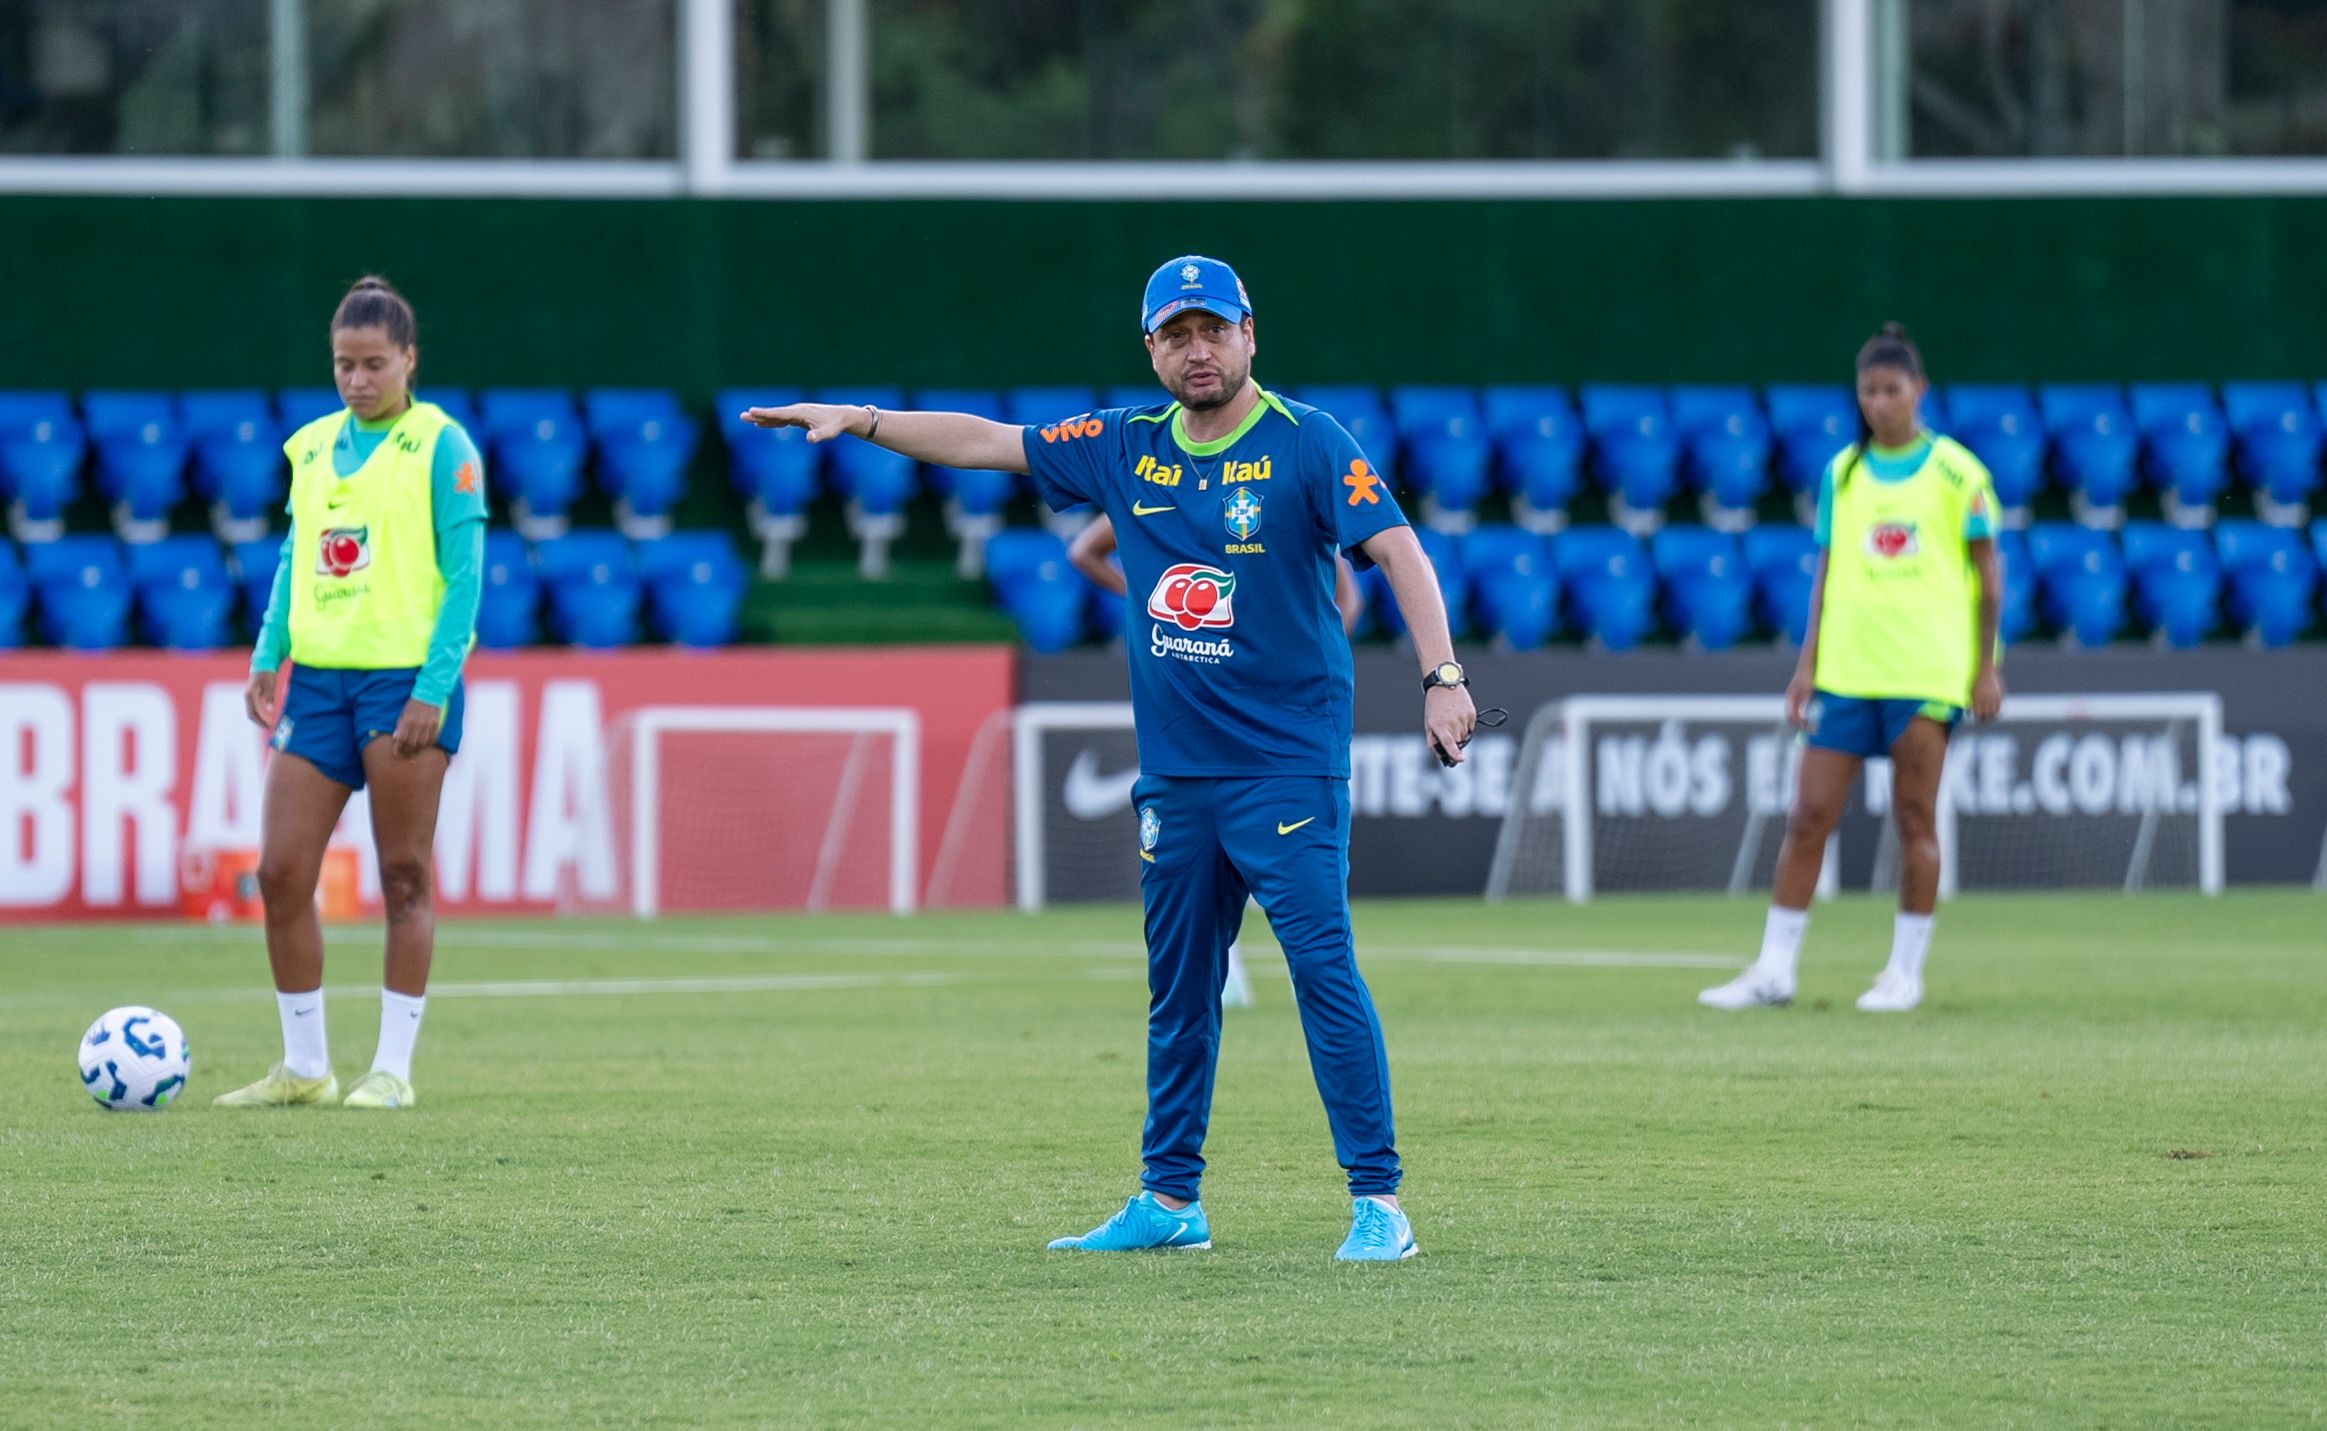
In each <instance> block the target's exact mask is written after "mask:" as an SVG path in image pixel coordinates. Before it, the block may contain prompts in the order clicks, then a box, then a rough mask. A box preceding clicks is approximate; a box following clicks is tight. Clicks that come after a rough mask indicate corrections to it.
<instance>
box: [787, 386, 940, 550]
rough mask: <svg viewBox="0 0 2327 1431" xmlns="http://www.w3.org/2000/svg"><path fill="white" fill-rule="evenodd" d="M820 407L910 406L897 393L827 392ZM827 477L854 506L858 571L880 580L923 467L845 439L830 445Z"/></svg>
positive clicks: (818, 398) (850, 513)
mask: <svg viewBox="0 0 2327 1431" xmlns="http://www.w3.org/2000/svg"><path fill="white" fill-rule="evenodd" d="M810 396H812V397H813V398H814V399H815V400H816V401H817V402H830V403H844V404H862V403H871V404H872V405H873V406H875V407H878V408H882V409H889V408H901V407H903V406H904V405H905V395H904V393H902V392H900V391H899V390H898V389H896V388H879V387H875V388H826V389H823V390H821V391H819V392H816V393H813V394H811V395H810ZM825 462H826V466H825V473H826V475H827V477H829V478H830V480H831V482H832V485H833V487H834V489H835V490H837V491H838V492H839V493H840V495H841V496H842V497H844V498H846V499H847V501H848V525H849V530H850V531H851V532H852V533H854V534H855V536H856V538H857V540H858V543H859V556H858V559H857V570H858V571H860V572H862V573H863V574H865V575H866V576H880V575H882V574H884V573H886V572H887V571H888V569H889V543H891V542H893V541H895V540H896V539H897V537H899V536H900V535H902V534H903V533H904V530H905V515H904V512H905V503H906V502H907V501H909V500H911V498H912V496H913V492H914V489H915V487H916V485H917V480H916V474H917V473H918V472H919V470H920V469H919V467H918V465H917V464H916V463H915V462H914V461H913V459H912V458H910V457H907V456H905V455H904V454H903V453H901V452H891V451H890V450H889V449H887V448H885V447H876V446H874V445H873V444H872V443H869V442H859V441H857V440H856V439H854V438H842V439H840V440H839V441H837V442H834V443H832V444H830V455H829V456H827V458H826V459H825Z"/></svg>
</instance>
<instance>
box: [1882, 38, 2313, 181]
mask: <svg viewBox="0 0 2327 1431" xmlns="http://www.w3.org/2000/svg"><path fill="white" fill-rule="evenodd" d="M1882 23H1883V24H1884V25H1885V27H1886V29H1887V31H1888V32H1889V33H1886V35H1885V37H1884V39H1885V43H1884V45H1883V47H1882V53H1883V55H1884V65H1883V73H1882V75H1881V77H1880V80H1881V86H1882V94H1883V102H1884V107H1885V109H1886V111H1887V115H1888V125H1889V129H1888V131H1887V133H1886V143H1885V145H1884V148H1885V151H1886V153H1885V157H1893V158H1895V157H1899V156H1900V155H1902V154H1904V155H1907V156H1911V157H1915V158H1932V159H1936V158H2001V157H2010V158H2038V157H2041V158H2052V157H2059V158H2104V157H2127V156H2143V157H2206V156H2215V155H2236V156H2268V155H2320V154H2327V5H2321V4H2319V3H2316V0H1886V3H1885V4H1884V6H1883V22H1882Z"/></svg>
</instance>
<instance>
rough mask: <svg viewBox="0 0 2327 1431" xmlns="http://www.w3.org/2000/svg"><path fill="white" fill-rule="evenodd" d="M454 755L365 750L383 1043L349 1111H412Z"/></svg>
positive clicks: (381, 742)
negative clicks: (375, 860) (440, 813)
mask: <svg viewBox="0 0 2327 1431" xmlns="http://www.w3.org/2000/svg"><path fill="white" fill-rule="evenodd" d="M448 764H450V757H449V756H447V755H446V754H445V752H444V751H443V749H442V748H441V747H437V746H430V747H428V748H427V749H425V750H421V751H418V752H415V753H414V754H411V755H399V754H397V752H396V743H395V741H394V740H392V739H390V738H388V737H386V736H382V737H380V738H379V739H376V740H374V741H372V742H371V743H369V744H368V745H366V746H365V747H364V780H365V782H366V783H367V784H368V785H369V786H370V787H371V792H372V840H373V843H374V845H375V846H376V847H377V848H378V850H379V854H380V901H381V903H382V905H383V906H384V907H385V911H386V914H387V924H388V937H387V954H386V959H385V965H384V968H383V971H382V976H381V981H380V982H381V990H380V1042H379V1047H378V1050H377V1052H375V1053H374V1054H373V1056H372V1068H371V1071H370V1072H369V1073H366V1074H365V1075H364V1076H363V1077H362V1078H361V1079H359V1080H357V1082H356V1085H355V1087H353V1088H351V1089H349V1090H348V1095H347V1102H348V1106H349V1107H351V1108H403V1107H409V1106H411V1104H412V1102H413V1096H412V1046H413V1044H414V1042H415V1041H417V1040H418V1038H419V1037H420V1018H421V1014H422V1012H423V1011H424V1009H425V1008H426V1006H427V1003H426V995H427V993H428V968H429V964H430V962H431V961H432V960H433V959H434V957H435V953H436V900H435V852H434V849H433V847H432V846H433V842H434V839H435V831H436V807H437V802H438V800H439V798H440V797H441V796H442V794H443V791H444V772H445V769H446V767H447V765H448Z"/></svg>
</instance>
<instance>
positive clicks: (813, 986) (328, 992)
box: [9, 966, 1145, 1005]
mask: <svg viewBox="0 0 2327 1431" xmlns="http://www.w3.org/2000/svg"><path fill="white" fill-rule="evenodd" d="M1144 977H1145V971H1144V970H1142V969H1139V968H1136V967H1131V966H1126V967H1122V968H1107V969H1092V970H1088V971H1086V972H1085V973H1084V975H1083V978H1084V979H1086V980H1089V981H1093V982H1100V983H1116V982H1128V981H1131V980H1134V979H1140V978H1144ZM1008 982H1023V981H1011V980H997V979H992V978H985V979H980V978H977V977H975V976H971V975H965V974H763V975H751V974H745V975H736V976H731V977H714V978H702V979H496V980H480V981H465V982H464V981H459V980H439V981H437V982H435V983H432V984H430V985H429V986H428V996H429V997H430V998H432V999H556V998H590V997H605V996H608V995H619V996H625V997H629V996H638V995H645V994H790V993H806V992H812V991H814V990H818V989H899V988H920V989H926V988H940V987H944V986H949V985H959V984H969V983H1008ZM323 994H324V997H325V998H328V999H376V998H378V997H379V996H380V991H379V989H378V987H376V986H371V985H362V984H353V985H338V986H333V987H329V988H326V989H325V990H324V991H323ZM265 996H266V991H265V990H264V989H263V988H239V989H180V990H178V991H177V992H175V993H169V994H164V995H162V996H161V998H160V999H159V1000H158V1001H157V1002H158V1004H161V1005H177V1004H215V1003H240V1002H252V1001H256V1000H259V999H262V998H264V997H265ZM9 1002H10V1003H12V1004H67V1003H75V1004H77V1003H86V1002H87V999H86V998H85V997H84V996H83V995H80V994H61V993H49V994H31V995H26V996H23V997H20V998H16V999H12V1000H10V1001H9Z"/></svg>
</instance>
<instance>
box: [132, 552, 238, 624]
mask: <svg viewBox="0 0 2327 1431" xmlns="http://www.w3.org/2000/svg"><path fill="white" fill-rule="evenodd" d="M198 540H201V541H205V542H207V541H208V540H209V538H207V537H204V538H199V539H198ZM211 561H212V563H214V564H216V565H217V574H216V576H215V577H209V576H205V575H204V573H203V572H202V571H201V570H200V569H199V568H197V567H193V566H188V567H185V568H183V569H182V570H180V571H179V572H178V573H177V575H176V576H175V577H174V578H169V579H164V580H159V581H154V582H150V583H141V584H139V585H138V587H137V614H138V624H139V626H140V628H141V629H142V630H143V631H144V633H145V639H146V640H148V641H150V642H152V643H153V644H154V645H156V646H159V647H161V648H163V649H164V650H169V651H215V650H217V649H218V648H219V647H221V646H224V645H227V644H228V643H230V642H231V641H232V640H233V639H234V633H233V631H232V629H231V628H232V623H233V620H234V585H233V583H231V582H229V581H228V580H227V579H226V568H225V565H224V564H223V563H219V562H218V560H217V549H216V547H212V549H211Z"/></svg>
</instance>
